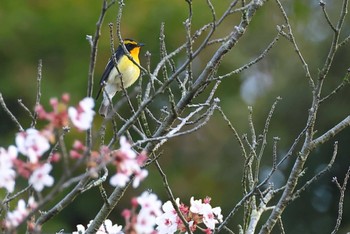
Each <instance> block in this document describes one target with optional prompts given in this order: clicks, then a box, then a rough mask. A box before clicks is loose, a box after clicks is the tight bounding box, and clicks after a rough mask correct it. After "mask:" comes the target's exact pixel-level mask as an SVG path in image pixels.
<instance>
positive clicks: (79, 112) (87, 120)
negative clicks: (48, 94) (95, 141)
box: [68, 97, 95, 130]
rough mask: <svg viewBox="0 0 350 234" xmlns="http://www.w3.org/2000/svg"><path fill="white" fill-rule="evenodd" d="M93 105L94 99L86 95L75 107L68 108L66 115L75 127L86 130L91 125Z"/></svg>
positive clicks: (93, 113)
mask: <svg viewBox="0 0 350 234" xmlns="http://www.w3.org/2000/svg"><path fill="white" fill-rule="evenodd" d="M94 106H95V102H94V99H93V98H91V97H86V98H84V99H83V100H81V101H80V102H79V105H78V106H77V108H75V107H69V108H68V116H69V118H70V120H71V121H72V123H73V125H74V126H75V127H76V128H78V129H79V130H87V129H89V128H90V127H91V124H92V120H93V118H94V115H95V112H94V111H93V108H94Z"/></svg>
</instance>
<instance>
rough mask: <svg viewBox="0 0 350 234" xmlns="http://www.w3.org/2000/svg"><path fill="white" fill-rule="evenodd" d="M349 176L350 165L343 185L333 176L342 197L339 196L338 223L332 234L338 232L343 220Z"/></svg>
mask: <svg viewBox="0 0 350 234" xmlns="http://www.w3.org/2000/svg"><path fill="white" fill-rule="evenodd" d="M349 177H350V167H349V168H348V171H347V172H346V174H345V178H344V182H343V185H342V186H341V185H340V184H339V183H338V180H337V178H336V177H334V178H333V182H334V183H336V185H337V187H338V189H339V192H340V198H339V203H338V217H337V222H336V225H335V227H334V230H333V231H332V234H335V233H337V232H338V230H339V227H340V224H341V221H342V219H343V206H344V197H345V190H346V185H347V183H348V181H349Z"/></svg>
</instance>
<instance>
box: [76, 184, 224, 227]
mask: <svg viewBox="0 0 350 234" xmlns="http://www.w3.org/2000/svg"><path fill="white" fill-rule="evenodd" d="M210 200H211V199H210V198H208V197H207V198H205V199H203V201H202V200H201V199H199V200H195V199H194V198H193V197H192V198H191V199H190V203H191V205H190V207H188V206H186V205H184V204H181V203H180V199H176V206H177V207H178V208H179V211H180V212H181V214H182V216H183V218H184V219H185V220H186V222H187V223H188V226H189V228H190V229H191V232H194V231H196V230H200V231H202V232H204V233H207V234H210V233H212V230H214V229H215V225H216V224H218V223H219V222H222V215H221V208H220V207H215V208H213V207H212V206H211V205H210ZM131 207H132V208H131V209H125V210H124V211H123V212H122V216H123V217H124V219H125V227H124V228H122V226H118V225H114V226H113V227H115V230H112V229H109V228H111V227H112V222H111V221H110V220H106V221H105V222H107V221H108V225H105V227H104V228H105V229H103V230H101V229H102V227H103V225H102V226H101V227H100V229H99V231H101V232H98V233H107V232H106V231H107V230H106V229H108V231H109V232H108V233H113V234H121V233H142V234H157V233H159V234H172V233H175V232H179V233H187V228H186V226H185V225H184V223H183V222H182V220H181V219H180V217H179V216H178V213H177V212H176V210H175V208H174V206H173V204H172V203H171V202H170V201H167V202H165V203H164V204H163V205H162V202H161V201H160V200H159V199H158V197H157V195H156V194H154V193H150V192H147V191H145V192H143V193H142V194H141V196H139V197H137V198H132V199H131ZM161 209H162V210H163V211H162V210H161ZM91 222H92V221H90V223H91ZM90 223H89V224H88V227H89V225H90ZM201 224H203V225H202V226H200V225H201ZM203 226H204V227H203ZM107 227H108V228H107ZM77 229H78V231H77V232H73V233H75V234H79V233H84V232H85V228H84V226H83V225H80V224H79V225H77Z"/></svg>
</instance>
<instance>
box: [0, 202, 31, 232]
mask: <svg viewBox="0 0 350 234" xmlns="http://www.w3.org/2000/svg"><path fill="white" fill-rule="evenodd" d="M36 206H37V204H36V202H35V200H34V198H33V197H30V198H29V199H28V207H26V203H25V201H24V200H23V199H21V200H19V201H18V204H17V208H16V209H15V210H13V211H12V212H8V213H7V215H6V219H5V226H6V227H7V228H15V227H17V226H18V225H19V224H20V223H21V222H23V220H24V219H25V218H26V217H27V215H28V214H29V212H30V210H31V209H35V208H36Z"/></svg>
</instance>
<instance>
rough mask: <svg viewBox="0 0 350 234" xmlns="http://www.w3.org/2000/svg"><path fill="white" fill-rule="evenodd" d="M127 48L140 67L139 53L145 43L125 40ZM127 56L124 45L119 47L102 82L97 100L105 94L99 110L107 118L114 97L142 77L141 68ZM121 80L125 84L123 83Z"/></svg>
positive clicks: (103, 75)
mask: <svg viewBox="0 0 350 234" xmlns="http://www.w3.org/2000/svg"><path fill="white" fill-rule="evenodd" d="M123 43H124V45H125V48H126V49H127V50H128V51H129V53H130V56H131V57H132V58H133V60H134V62H135V63H137V64H138V65H140V59H139V53H140V50H141V47H142V46H144V44H143V43H138V42H136V41H135V40H133V39H124V40H123ZM114 57H115V58H116V65H117V68H116V66H115V65H114V61H113V59H114ZM134 62H133V61H132V60H131V59H129V58H128V56H127V55H126V54H125V52H124V50H123V47H122V45H119V46H118V48H117V50H116V51H115V53H114V55H113V56H112V57H111V58H110V59H109V61H108V63H107V66H106V68H105V71H104V72H103V74H102V77H101V81H100V89H99V91H98V93H97V96H96V100H97V99H98V97H99V96H100V94H101V92H102V94H103V100H102V102H101V106H100V109H99V111H98V112H99V114H100V115H101V116H103V117H106V116H107V114H108V113H109V110H110V109H111V108H110V107H111V104H112V103H111V101H112V98H113V97H114V95H115V94H116V93H117V92H118V91H121V90H122V89H123V87H124V88H128V87H130V86H131V85H132V84H134V83H135V81H136V80H137V79H138V78H139V76H140V67H139V66H138V65H136V64H135V63H134ZM121 79H122V80H123V83H121Z"/></svg>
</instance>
